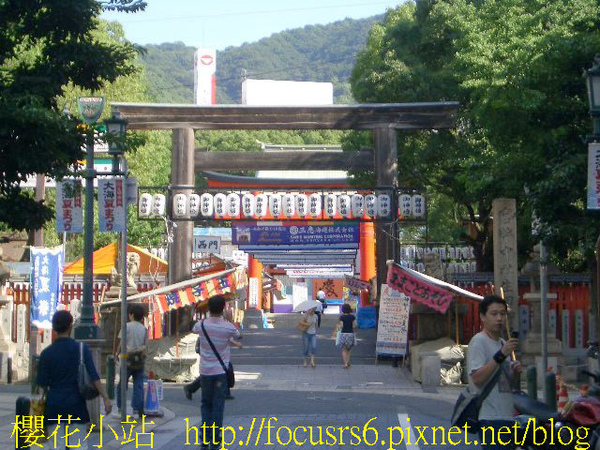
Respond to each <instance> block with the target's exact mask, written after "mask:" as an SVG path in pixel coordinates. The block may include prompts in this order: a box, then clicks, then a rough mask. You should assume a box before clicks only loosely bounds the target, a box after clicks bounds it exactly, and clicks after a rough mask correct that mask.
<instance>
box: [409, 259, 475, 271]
mask: <svg viewBox="0 0 600 450" xmlns="http://www.w3.org/2000/svg"><path fill="white" fill-rule="evenodd" d="M400 264H401V265H402V266H404V267H408V268H409V269H412V270H416V271H417V272H421V273H425V264H423V263H415V262H412V261H401V263H400ZM443 266H444V268H445V270H446V273H447V274H450V273H469V272H477V263H476V262H475V261H473V262H451V263H447V264H443Z"/></svg>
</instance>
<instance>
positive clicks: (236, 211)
mask: <svg viewBox="0 0 600 450" xmlns="http://www.w3.org/2000/svg"><path fill="white" fill-rule="evenodd" d="M227 215H228V216H229V217H232V218H233V217H238V216H239V215H240V196H239V195H237V194H234V193H231V194H228V195H227Z"/></svg>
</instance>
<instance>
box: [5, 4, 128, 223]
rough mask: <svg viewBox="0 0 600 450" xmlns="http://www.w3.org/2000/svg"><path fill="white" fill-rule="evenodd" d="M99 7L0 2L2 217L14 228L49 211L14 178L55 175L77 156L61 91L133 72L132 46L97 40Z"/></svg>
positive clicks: (96, 85)
mask: <svg viewBox="0 0 600 450" xmlns="http://www.w3.org/2000/svg"><path fill="white" fill-rule="evenodd" d="M110 3H115V2H114V1H111V2H110ZM120 3H122V4H124V3H123V2H120ZM125 3H126V2H125ZM100 11H101V5H100V4H99V3H98V2H96V1H94V0H65V1H62V2H55V1H49V0H40V1H38V2H23V1H19V0H6V1H2V2H0V29H2V30H3V32H2V33H1V35H0V222H5V223H6V224H8V225H9V226H10V227H12V228H15V229H26V228H28V229H32V228H38V227H40V226H41V225H42V224H43V223H44V222H46V221H47V220H49V219H50V218H51V217H52V215H53V211H52V210H51V209H50V208H49V207H47V206H45V205H44V204H41V203H38V202H35V201H34V200H33V199H32V198H31V197H30V196H29V195H28V194H27V193H26V192H24V191H22V190H21V189H20V188H19V182H21V181H24V180H25V179H26V178H27V176H29V175H33V174H37V173H40V174H46V175H48V176H51V177H55V178H59V179H60V178H61V177H63V176H64V175H66V174H67V173H68V170H69V167H70V166H72V165H73V163H75V162H76V161H77V160H78V159H81V158H82V151H81V147H82V144H83V136H82V135H81V133H80V132H79V131H78V130H77V122H78V121H77V120H76V119H75V118H73V117H72V116H70V115H67V114H64V113H63V110H62V109H61V108H60V107H59V98H60V96H61V95H62V94H63V89H64V88H65V87H66V86H68V85H72V86H74V87H77V88H81V89H85V90H90V91H98V90H99V89H101V88H102V87H103V86H104V84H105V83H106V82H111V81H114V80H115V79H117V77H119V76H122V75H129V74H132V73H133V72H134V71H135V70H136V69H135V66H134V64H133V62H132V61H133V59H134V57H135V55H136V50H135V48H134V46H133V45H132V44H130V43H128V42H126V41H124V40H122V41H114V40H113V41H111V42H107V41H100V40H98V39H97V38H96V37H95V35H94V33H93V31H94V30H95V29H96V28H97V26H98V15H99V14H100Z"/></svg>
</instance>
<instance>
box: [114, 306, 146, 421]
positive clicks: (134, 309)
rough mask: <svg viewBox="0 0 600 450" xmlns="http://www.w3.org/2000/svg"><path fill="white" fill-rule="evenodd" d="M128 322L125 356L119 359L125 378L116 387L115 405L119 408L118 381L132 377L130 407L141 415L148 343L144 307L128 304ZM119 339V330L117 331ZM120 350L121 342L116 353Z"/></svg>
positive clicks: (119, 393)
mask: <svg viewBox="0 0 600 450" xmlns="http://www.w3.org/2000/svg"><path fill="white" fill-rule="evenodd" d="M128 313H129V322H127V358H126V359H125V360H124V361H121V363H123V364H127V378H126V379H125V380H119V386H118V388H117V407H118V408H119V409H120V408H121V388H120V383H122V382H124V383H125V384H126V385H127V384H129V378H130V377H131V378H132V379H133V394H132V396H131V407H132V409H133V413H134V414H138V415H139V417H142V415H143V414H144V366H145V362H146V346H147V344H148V329H147V328H146V327H145V326H144V324H143V320H144V307H143V306H142V305H140V304H135V303H134V304H132V305H129V311H128ZM119 339H121V332H120V331H119ZM120 352H121V343H120V342H119V345H118V347H117V355H119V354H120Z"/></svg>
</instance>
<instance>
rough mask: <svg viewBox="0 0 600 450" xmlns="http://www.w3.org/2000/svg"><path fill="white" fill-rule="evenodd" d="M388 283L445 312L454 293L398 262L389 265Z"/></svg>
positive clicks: (409, 295) (399, 290) (408, 295)
mask: <svg viewBox="0 0 600 450" xmlns="http://www.w3.org/2000/svg"><path fill="white" fill-rule="evenodd" d="M387 284H388V286H390V287H391V288H392V289H395V290H397V291H398V292H401V293H403V294H404V295H406V296H407V297H409V298H410V299H411V300H413V301H415V302H417V303H421V304H422V305H425V306H428V307H429V308H431V309H433V310H435V311H437V312H440V313H442V314H445V313H446V311H447V310H448V306H450V302H451V301H452V298H453V297H454V295H453V294H452V293H451V292H449V291H447V290H445V289H443V288H441V287H438V286H435V285H434V284H433V283H428V282H427V281H425V280H423V279H420V278H417V277H416V276H414V275H411V274H410V273H409V272H408V270H407V269H405V268H404V267H402V266H399V265H398V264H391V265H389V266H388V275H387Z"/></svg>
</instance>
